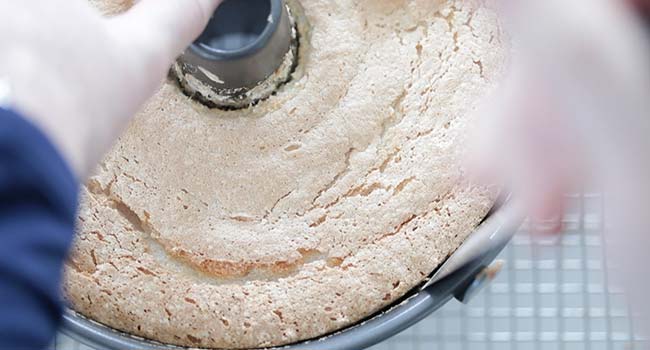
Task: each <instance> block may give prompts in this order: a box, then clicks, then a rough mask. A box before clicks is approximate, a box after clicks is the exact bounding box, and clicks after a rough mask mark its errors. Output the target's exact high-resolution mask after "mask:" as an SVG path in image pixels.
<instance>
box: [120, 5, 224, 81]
mask: <svg viewBox="0 0 650 350" xmlns="http://www.w3.org/2000/svg"><path fill="white" fill-rule="evenodd" d="M221 1H222V0H141V1H140V2H138V3H137V4H136V5H135V6H134V7H133V8H132V9H130V10H129V11H127V12H126V13H124V14H122V15H120V16H117V17H114V18H112V19H110V20H108V21H109V23H108V24H109V25H108V27H109V30H110V31H111V33H112V35H113V36H114V37H115V38H116V40H117V42H118V43H120V45H121V47H122V50H123V51H124V55H123V56H124V57H125V59H128V62H129V63H128V64H131V65H133V66H135V67H139V69H137V71H138V74H143V73H145V74H148V75H150V76H155V77H156V79H158V80H160V79H162V77H160V74H165V72H166V71H167V69H169V66H170V65H171V63H172V62H173V61H174V60H175V59H176V57H177V56H178V55H179V54H180V53H181V52H182V51H183V50H184V49H185V48H186V47H187V46H189V45H190V44H191V42H192V41H193V40H194V39H195V38H196V37H198V36H199V34H201V32H202V31H203V29H204V28H205V26H206V25H207V23H208V21H209V20H210V18H211V16H212V13H214V11H215V9H216V8H217V6H218V5H219V4H220V3H221Z"/></svg>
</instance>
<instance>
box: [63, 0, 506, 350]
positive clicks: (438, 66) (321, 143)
mask: <svg viewBox="0 0 650 350" xmlns="http://www.w3.org/2000/svg"><path fill="white" fill-rule="evenodd" d="M93 3H94V4H95V5H97V6H98V7H99V8H100V9H102V10H103V11H105V12H106V13H111V14H112V13H117V12H119V11H123V10H125V9H126V7H128V6H129V5H130V3H131V1H125V0H93ZM288 4H289V5H290V6H291V7H292V13H294V14H295V15H296V16H297V17H298V18H299V19H300V21H299V22H300V27H299V31H300V40H301V42H300V58H299V65H298V68H297V69H296V71H295V72H294V73H293V76H292V79H291V81H290V82H289V83H287V84H286V85H284V86H282V87H281V88H280V89H279V90H278V91H277V94H275V95H274V96H271V97H270V98H269V99H267V100H265V101H262V102H260V103H259V104H257V105H255V106H251V107H250V108H245V109H240V110H230V111H226V110H220V109H210V108H207V107H205V106H203V105H201V104H200V103H198V102H196V101H194V100H193V99H191V98H189V97H187V96H185V95H184V94H183V93H182V92H181V90H180V89H179V87H178V85H177V83H176V82H175V81H174V80H173V79H172V78H170V79H169V81H167V82H166V83H165V84H164V85H163V86H162V88H161V89H160V91H159V92H158V93H157V94H156V95H155V96H154V97H153V98H152V99H151V101H150V102H149V103H148V104H147V106H146V107H145V108H144V110H143V111H142V112H141V113H139V115H137V116H136V117H135V119H134V120H133V122H132V123H131V125H130V127H129V128H128V130H127V131H126V133H125V134H124V135H123V136H122V137H121V138H120V140H119V142H118V143H117V144H116V146H115V147H114V149H113V150H112V151H111V152H110V154H108V156H107V157H106V159H105V160H104V161H103V163H102V164H101V166H100V167H99V168H98V170H97V172H96V175H95V176H93V177H92V178H91V180H90V181H89V182H88V184H87V186H86V187H85V188H84V189H83V193H82V198H83V203H82V206H81V211H80V214H79V224H78V238H77V240H76V243H75V246H74V248H73V254H72V257H71V258H70V260H69V263H68V267H67V271H66V274H67V282H66V285H65V291H66V295H67V299H68V301H69V303H70V305H71V307H72V308H73V309H74V310H76V311H77V312H79V313H81V314H83V315H85V316H87V317H89V318H91V319H93V320H96V321H98V322H101V323H103V324H106V325H108V326H110V327H113V328H116V329H119V330H122V331H125V332H127V333H130V334H134V335H138V336H142V337H145V338H149V339H153V340H157V341H160V342H164V343H169V344H177V345H182V346H191V347H208V348H238V349H241V348H257V347H267V346H277V345H283V344H289V343H294V342H297V341H300V340H305V339H312V338H317V337H319V336H322V335H325V334H328V333H331V332H333V331H336V330H339V329H342V328H345V327H347V326H350V325H353V324H355V323H357V322H359V321H360V320H363V319H365V318H367V317H368V316H370V315H372V314H373V313H375V312H377V311H379V310H381V309H382V308H385V307H387V306H388V305H390V304H391V303H393V302H395V301H396V300H398V299H399V298H400V297H402V296H404V295H405V294H406V293H407V292H408V291H409V290H411V289H412V288H414V287H416V286H417V285H419V284H420V283H422V282H423V280H424V279H425V278H426V277H427V276H428V275H429V274H430V273H431V272H432V271H433V270H434V269H435V268H436V267H438V266H439V265H440V264H441V263H442V262H443V261H444V260H445V258H446V257H448V256H449V255H450V254H451V253H453V252H454V250H455V249H457V247H458V246H459V245H460V244H461V243H462V242H463V240H464V239H465V238H466V237H467V235H469V234H470V233H471V232H472V231H473V230H474V229H475V227H476V226H477V224H478V223H479V222H480V221H481V220H482V219H483V218H484V216H485V215H486V213H487V212H488V210H489V209H490V207H491V206H492V204H493V201H494V192H495V191H494V190H493V189H488V188H484V187H478V186H474V185H472V184H469V183H468V182H467V181H466V180H464V178H463V169H462V167H461V163H462V157H463V154H464V152H465V145H466V143H467V139H468V135H467V134H468V129H469V127H470V126H471V125H473V124H474V123H475V122H476V121H475V120H473V118H475V117H474V116H473V114H472V113H470V112H471V111H472V110H473V109H474V108H475V106H476V103H477V101H478V100H479V99H480V97H481V96H483V95H484V94H485V93H486V91H488V90H489V89H490V88H491V87H492V86H494V84H495V82H496V80H497V79H498V77H499V74H500V72H501V70H502V67H503V62H504V60H505V54H504V52H505V50H504V49H503V44H502V42H501V39H500V30H499V24H498V19H497V16H496V14H495V12H494V11H492V10H490V9H488V7H487V6H485V5H484V4H483V3H481V2H478V1H452V0H449V1H443V0H438V1H434V0H336V1H331V0H301V1H296V0H290V1H288Z"/></svg>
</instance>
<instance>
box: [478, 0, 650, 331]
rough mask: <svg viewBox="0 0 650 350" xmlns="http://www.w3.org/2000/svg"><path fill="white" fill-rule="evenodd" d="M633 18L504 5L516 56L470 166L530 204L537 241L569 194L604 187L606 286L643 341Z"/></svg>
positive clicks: (649, 169)
mask: <svg viewBox="0 0 650 350" xmlns="http://www.w3.org/2000/svg"><path fill="white" fill-rule="evenodd" d="M635 2H636V6H645V8H649V7H650V6H649V5H650V1H648V0H636V1H635ZM639 8H640V7H639ZM632 9H633V7H632V6H628V4H626V3H625V2H621V1H617V0H571V1H566V0H544V1H538V0H523V1H511V2H509V3H508V6H506V8H505V10H506V13H507V15H506V17H507V20H508V21H509V22H510V24H509V25H510V28H509V29H510V32H511V33H512V36H513V37H514V40H515V45H514V46H515V51H516V53H515V57H514V59H513V64H512V69H511V71H510V74H509V76H508V78H507V80H506V82H505V83H504V84H503V86H501V87H500V88H499V90H498V91H496V92H495V93H494V95H493V96H490V97H489V98H488V99H487V100H486V103H485V105H484V106H483V108H480V109H479V111H478V113H480V114H481V118H480V119H482V120H485V121H486V122H487V123H486V125H483V126H482V127H481V128H479V129H478V131H477V132H478V134H479V136H480V137H479V140H480V141H479V143H478V145H477V146H476V149H477V151H476V152H475V153H474V162H473V163H474V169H477V170H476V171H477V174H478V175H479V177H483V178H485V179H487V180H490V181H494V179H498V180H499V181H504V182H505V183H507V184H509V185H510V186H512V188H513V190H514V191H515V192H516V194H517V195H518V196H520V197H522V198H523V199H524V200H525V201H526V203H527V205H528V208H529V212H530V213H531V219H532V221H533V224H537V225H535V226H536V227H535V228H536V229H537V231H538V234H539V231H541V232H547V233H548V232H553V231H558V230H559V228H560V225H559V223H560V219H561V214H562V209H563V208H562V203H563V200H562V196H563V194H564V193H565V191H567V190H571V189H576V186H582V185H583V184H584V183H585V182H587V181H589V182H591V183H595V184H596V185H597V186H599V189H601V190H602V191H603V193H604V195H605V205H606V207H605V217H604V218H601V219H602V220H604V223H605V227H604V231H605V232H604V240H605V247H606V250H607V256H608V258H609V259H608V266H607V267H608V269H609V270H610V276H612V279H613V280H614V281H615V282H616V283H619V284H621V285H623V286H624V287H625V289H626V291H627V293H628V297H629V298H630V301H631V302H632V304H633V307H632V309H631V310H634V311H635V312H636V313H638V315H637V316H639V317H640V318H641V319H642V320H643V321H644V323H641V324H640V325H639V326H638V327H637V329H642V330H643V331H644V332H645V333H646V335H649V334H650V304H649V303H648V300H647V294H648V290H650V279H648V278H644V276H647V266H648V264H649V263H650V255H649V254H648V250H649V249H650V233H649V232H648V227H649V225H648V224H649V222H648V221H649V213H650V205H649V204H648V201H649V200H650V37H649V35H648V33H647V32H644V28H643V25H642V23H641V21H640V17H639V16H637V15H636V14H635V13H634V12H633V10H632ZM645 29H646V30H647V29H648V28H647V27H646V28H645ZM540 223H541V224H540Z"/></svg>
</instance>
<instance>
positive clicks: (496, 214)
mask: <svg viewBox="0 0 650 350" xmlns="http://www.w3.org/2000/svg"><path fill="white" fill-rule="evenodd" d="M522 220H523V216H522V214H521V210H520V206H519V205H518V204H517V202H516V201H515V200H513V199H511V198H510V197H509V196H508V197H506V198H503V199H501V200H499V201H498V202H497V204H496V205H495V207H494V208H493V210H492V211H491V212H490V213H489V214H488V216H487V217H486V218H485V220H484V221H483V222H482V223H481V224H480V225H479V226H478V227H477V228H476V231H475V232H474V233H472V234H471V235H470V236H469V238H468V239H467V240H466V241H465V243H463V245H461V247H460V248H459V249H458V250H457V251H456V252H455V253H454V254H452V255H451V256H450V257H449V258H448V259H447V261H446V262H445V263H444V264H443V265H442V266H441V267H440V268H438V269H437V270H436V271H434V272H433V273H432V274H431V276H429V279H428V280H427V281H423V283H422V285H421V286H420V287H417V288H415V289H413V290H411V292H410V293H408V294H407V295H406V296H405V297H404V298H402V299H401V300H400V301H398V302H396V303H395V304H393V305H392V306H390V307H388V308H386V309H384V310H382V311H381V312H378V313H377V314H375V315H372V316H370V317H369V318H367V319H366V320H365V321H362V322H360V323H358V324H356V325H354V326H351V327H348V328H346V329H344V330H341V331H339V332H337V333H334V334H329V335H326V336H323V337H321V338H319V339H313V340H310V341H306V342H302V343H298V344H293V345H289V346H285V347H281V348H277V349H287V350H360V349H365V348H368V347H370V346H373V345H375V344H378V343H380V342H382V341H384V340H386V339H388V338H390V337H392V336H394V335H396V334H398V333H400V332H402V331H404V330H405V329H407V328H409V327H411V326H412V325H414V324H416V323H417V322H419V321H420V320H422V319H424V318H425V317H427V316H429V315H430V314H432V313H433V312H434V311H436V310H438V309H440V308H441V307H442V306H443V305H445V304H446V303H447V302H448V301H450V300H451V299H454V298H455V299H457V300H459V301H461V302H468V301H469V300H470V299H471V298H472V297H473V296H474V295H475V294H476V293H477V292H478V291H480V289H481V287H483V286H484V285H485V284H486V283H487V282H489V281H490V280H491V279H492V278H493V277H494V274H495V273H496V272H498V267H499V265H500V264H499V263H494V261H495V258H496V257H497V255H498V254H499V253H500V252H501V251H502V250H503V248H504V247H505V246H506V244H507V243H508V241H509V240H510V238H511V237H512V235H513V234H514V233H515V232H516V231H517V228H518V227H519V225H520V224H521V222H522ZM62 332H63V333H64V334H66V335H68V336H70V337H72V338H73V339H76V340H78V341H80V342H82V343H84V344H86V345H88V346H90V347H93V348H94V349H97V350H154V349H155V350H165V349H189V348H182V347H177V346H170V345H165V344H161V343H158V342H154V341H151V340H147V339H142V338H138V337H134V336H132V335H129V334H126V333H122V332H119V331H116V330H114V329H111V328H109V327H106V326H104V325H101V324H99V323H97V322H94V321H91V320H89V319H87V318H85V317H83V316H81V315H79V314H78V313H76V312H74V311H73V310H67V311H66V312H65V315H64V317H63V328H62ZM274 349H276V348H274Z"/></svg>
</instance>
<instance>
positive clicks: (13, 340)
mask: <svg viewBox="0 0 650 350" xmlns="http://www.w3.org/2000/svg"><path fill="white" fill-rule="evenodd" d="M77 191H78V183H77V180H76V179H75V177H74V175H73V174H72V172H71V171H70V169H69V168H68V167H67V165H66V163H65V162H64V160H63V159H62V158H61V156H60V155H59V153H58V152H57V150H56V149H55V148H54V146H53V145H52V144H51V143H50V142H49V140H48V139H47V138H46V137H45V136H44V135H43V134H42V133H41V132H40V131H39V130H38V129H37V128H36V127H34V126H33V125H31V124H30V123H28V122H27V121H26V120H25V119H23V118H21V117H20V116H19V115H17V114H15V113H13V112H11V111H7V110H3V109H0V349H15V350H21V349H27V350H31V349H34V350H36V349H44V348H46V347H47V346H48V345H49V344H50V342H51V341H52V340H53V337H54V335H55V332H56V330H57V328H58V325H59V322H60V317H61V308H62V305H61V300H62V299H61V296H60V288H61V287H60V286H61V278H62V266H63V262H64V260H65V257H66V253H67V252H68V248H69V246H70V244H71V241H72V236H73V231H74V222H75V212H76V207H77Z"/></svg>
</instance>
